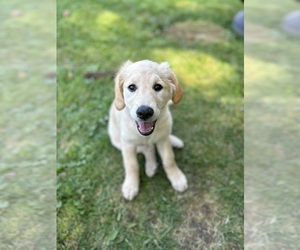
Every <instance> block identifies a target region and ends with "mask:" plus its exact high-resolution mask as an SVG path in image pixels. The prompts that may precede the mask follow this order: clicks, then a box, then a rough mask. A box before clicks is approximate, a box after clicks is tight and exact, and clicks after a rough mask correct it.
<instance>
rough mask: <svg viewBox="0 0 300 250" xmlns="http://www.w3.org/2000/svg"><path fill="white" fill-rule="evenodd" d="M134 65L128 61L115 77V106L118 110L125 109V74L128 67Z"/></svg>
mask: <svg viewBox="0 0 300 250" xmlns="http://www.w3.org/2000/svg"><path fill="white" fill-rule="evenodd" d="M130 64H132V62H131V61H127V62H126V63H125V64H124V65H123V66H122V67H121V69H120V70H119V72H118V73H117V75H116V77H115V100H114V105H115V107H116V109H118V110H122V109H123V108H124V107H125V102H124V96H123V84H124V73H125V69H126V67H128V66H129V65H130Z"/></svg>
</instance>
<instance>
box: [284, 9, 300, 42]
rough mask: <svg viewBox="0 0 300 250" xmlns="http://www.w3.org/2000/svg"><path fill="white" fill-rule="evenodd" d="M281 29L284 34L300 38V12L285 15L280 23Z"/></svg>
mask: <svg viewBox="0 0 300 250" xmlns="http://www.w3.org/2000/svg"><path fill="white" fill-rule="evenodd" d="M281 27H282V29H283V30H284V31H285V32H286V33H288V34H290V35H293V36H298V37H300V10H295V11H292V12H290V13H289V14H287V15H286V16H285V17H284V18H283V20H282V22H281Z"/></svg>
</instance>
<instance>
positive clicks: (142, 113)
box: [136, 105, 154, 120]
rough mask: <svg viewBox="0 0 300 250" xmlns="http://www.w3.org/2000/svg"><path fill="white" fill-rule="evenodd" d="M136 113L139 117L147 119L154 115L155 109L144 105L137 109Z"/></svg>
mask: <svg viewBox="0 0 300 250" xmlns="http://www.w3.org/2000/svg"><path fill="white" fill-rule="evenodd" d="M136 114H137V116H138V118H140V119H142V120H147V119H149V118H150V117H152V116H153V114H154V111H153V109H152V108H150V107H148V106H144V105H143V106H140V107H139V108H138V109H137V111H136Z"/></svg>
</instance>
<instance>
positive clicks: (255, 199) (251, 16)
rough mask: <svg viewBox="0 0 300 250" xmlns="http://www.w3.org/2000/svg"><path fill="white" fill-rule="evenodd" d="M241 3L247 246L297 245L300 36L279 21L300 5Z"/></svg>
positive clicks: (273, 2) (291, 2)
mask: <svg viewBox="0 0 300 250" xmlns="http://www.w3.org/2000/svg"><path fill="white" fill-rule="evenodd" d="M245 8H246V14H245V17H246V19H245V21H246V30H245V32H246V39H245V41H246V42H245V248H246V249H298V248H299V245H300V241H299V237H298V235H299V231H300V226H299V223H297V222H296V220H297V219H296V218H297V216H298V217H299V205H300V203H299V199H298V197H299V174H298V170H299V166H300V158H299V146H300V145H299V139H298V138H299V136H300V134H299V122H300V120H299V104H300V103H299V96H300V91H299V90H300V89H299V80H297V79H299V76H300V75H299V67H298V65H299V55H298V54H297V53H296V51H298V47H299V39H296V38H292V37H289V36H288V35H286V34H285V33H283V31H282V30H281V29H280V23H281V21H282V19H283V17H284V16H285V15H286V14H288V13H289V12H290V11H292V10H295V9H299V4H297V3H296V2H295V1H287V2H285V3H284V4H283V3H282V1H264V3H263V4H261V2H260V1H251V2H247V3H246V5H245Z"/></svg>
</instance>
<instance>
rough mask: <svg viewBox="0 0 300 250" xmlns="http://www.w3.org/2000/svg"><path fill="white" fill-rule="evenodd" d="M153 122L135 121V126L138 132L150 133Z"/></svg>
mask: <svg viewBox="0 0 300 250" xmlns="http://www.w3.org/2000/svg"><path fill="white" fill-rule="evenodd" d="M154 125H155V122H145V121H141V122H137V128H138V131H139V132H140V134H142V135H150V134H151V133H152V132H153V131H154Z"/></svg>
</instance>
